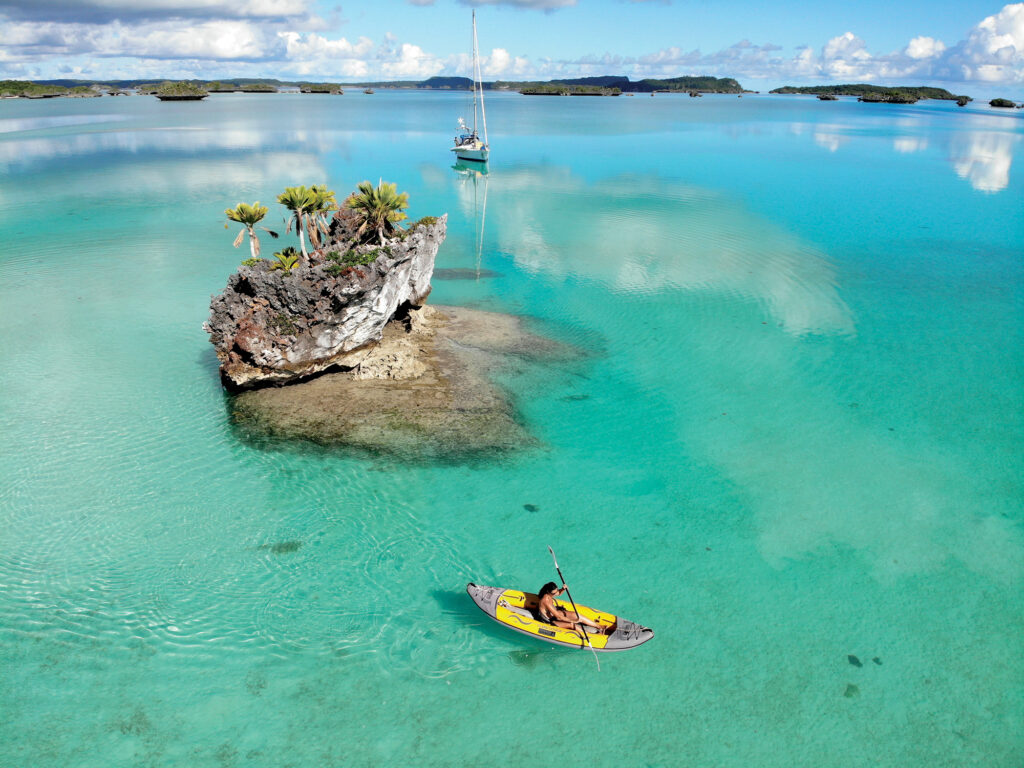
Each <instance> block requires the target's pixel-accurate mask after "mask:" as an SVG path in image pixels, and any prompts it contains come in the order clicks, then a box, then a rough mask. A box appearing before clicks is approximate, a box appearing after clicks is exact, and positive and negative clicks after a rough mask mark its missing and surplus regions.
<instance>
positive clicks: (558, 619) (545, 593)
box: [537, 581, 605, 634]
mask: <svg viewBox="0 0 1024 768" xmlns="http://www.w3.org/2000/svg"><path fill="white" fill-rule="evenodd" d="M568 589H569V587H567V586H563V587H562V588H561V589H559V588H558V585H557V584H555V582H553V581H549V582H548V583H547V584H545V585H544V586H543V587H541V588H540V593H539V595H538V597H540V604H539V605H538V606H537V619H538V620H539V621H543V622H545V623H546V624H554V625H555V626H556V627H562V628H563V629H576V628H577V627H580V628H582V625H584V624H585V625H586V626H588V627H593V628H594V629H596V630H598V631H600V632H601V633H602V634H603V633H604V632H605V628H604V627H603V626H601V625H600V624H598V623H597V622H596V621H591V620H590V619H588V618H587V617H586V616H580V615H579V614H578V613H574V612H573V611H567V610H566V609H565V608H562V607H560V606H559V605H558V604H557V603H555V598H556V597H558V596H559V595H560V594H562V593H563V592H566V591H568ZM584 631H585V630H584Z"/></svg>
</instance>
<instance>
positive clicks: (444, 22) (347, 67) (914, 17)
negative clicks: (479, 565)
mask: <svg viewBox="0 0 1024 768" xmlns="http://www.w3.org/2000/svg"><path fill="white" fill-rule="evenodd" d="M471 8H476V12H477V26H478V34H479V39H480V52H481V61H482V67H483V71H484V79H486V80H495V79H507V80H549V79H554V78H559V77H583V76H591V75H607V74H615V75H627V76H628V77H630V78H631V79H633V80H638V79H643V78H645V77H678V76H681V75H713V76H716V77H735V78H736V79H737V80H739V81H740V83H741V84H742V85H743V86H744V87H746V88H748V89H751V90H767V89H769V88H772V87H776V86H779V85H787V84H792V85H811V84H819V83H844V82H873V83H879V84H890V85H891V84H900V85H921V84H931V85H939V86H943V87H950V90H954V92H957V89H963V88H965V87H968V86H974V87H975V90H978V89H982V90H985V91H997V92H999V93H1000V94H1002V93H1005V94H1007V95H1008V96H1009V97H1011V98H1012V97H1014V95H1015V94H1021V93H1024V2H1021V3H1014V4H1002V3H999V2H994V3H988V2H981V1H979V0H927V1H926V0H887V1H886V0H860V1H859V2H856V3H854V2H849V0H843V1H842V2H838V1H836V0H820V1H819V2H818V3H816V4H815V5H813V6H812V5H810V4H809V3H807V2H805V0H775V2H771V3H767V2H764V0H757V1H755V0H374V1H373V2H360V3H349V2H337V1H336V0H247V1H246V0H242V1H239V0H0V79H25V80H41V79H54V78H75V79H84V80H90V79H95V80H112V79H151V78H152V79H154V80H162V79H184V78H199V79H209V80H214V79H228V78H232V77H253V78H261V77H265V78H277V79H281V80H307V79H308V80H319V81H338V82H357V81H360V80H420V79H424V78H427V77H430V76H433V75H462V76H468V75H470V74H471V58H470V55H469V52H470V42H471V31H470V30H471V26H470V9H471ZM966 92H970V91H969V90H968V91H966Z"/></svg>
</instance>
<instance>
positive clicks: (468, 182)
mask: <svg viewBox="0 0 1024 768" xmlns="http://www.w3.org/2000/svg"><path fill="white" fill-rule="evenodd" d="M452 170H454V171H455V172H456V173H457V174H458V175H459V180H460V184H461V186H462V191H463V193H464V195H463V200H464V201H465V202H466V203H467V204H468V202H469V200H468V198H469V188H470V187H471V186H472V188H473V236H474V240H475V242H474V254H475V256H476V266H475V270H476V279H477V280H479V279H480V276H481V269H480V262H481V259H482V256H483V250H484V225H485V224H486V222H487V173H488V171H487V165H486V164H481V163H474V162H465V163H464V162H462V161H461V160H460V161H459V162H457V163H455V165H453V166H452ZM481 187H483V192H482V194H481V190H480V188H481Z"/></svg>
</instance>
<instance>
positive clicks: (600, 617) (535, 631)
mask: <svg viewBox="0 0 1024 768" xmlns="http://www.w3.org/2000/svg"><path fill="white" fill-rule="evenodd" d="M466 591H467V592H468V593H469V596H470V597H472V598H473V602H475V603H476V604H477V605H478V606H479V607H480V610H482V611H483V612H484V613H486V614H487V615H488V616H490V617H491V618H492V619H494V620H495V621H496V622H498V623H499V624H504V625H505V626H506V627H509V628H511V629H514V630H516V631H517V632H522V633H523V634H524V635H531V636H532V637H536V638H537V639H538V640H546V641H547V642H549V643H555V644H556V645H567V646H570V647H571V648H586V647H587V639H588V638H589V640H590V646H591V647H593V649H594V650H595V651H628V650H629V649H630V648H636V647H637V646H638V645H643V644H644V643H646V642H647V641H648V640H650V639H651V638H652V637H654V630H653V629H648V628H647V627H644V626H641V625H640V624H636V623H634V622H632V621H628V620H627V619H623V618H620V617H618V616H615V615H613V614H610V613H605V612H604V611H597V610H594V609H593V608H590V607H588V606H586V605H580V604H579V603H576V608H577V609H578V610H579V612H580V615H581V616H585V617H586V618H588V619H590V620H591V621H593V622H595V623H597V624H600V625H601V626H602V627H606V628H608V629H606V630H605V633H602V632H601V631H600V630H597V629H594V628H592V627H587V628H586V629H587V635H588V638H584V636H583V632H582V630H580V629H564V628H562V627H556V626H555V625H553V624H548V623H547V622H544V621H540V620H539V619H537V605H538V603H539V599H538V597H537V595H535V594H533V593H531V592H520V591H519V590H518V589H502V588H501V587H483V586H480V585H478V584H474V583H473V582H470V583H469V584H467V585H466ZM555 603H556V604H557V605H558V606H559V607H561V608H565V609H566V610H568V611H569V612H570V613H571V612H572V604H571V603H570V602H569V601H568V600H555Z"/></svg>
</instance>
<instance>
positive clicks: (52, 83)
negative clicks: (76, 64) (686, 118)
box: [0, 75, 750, 98]
mask: <svg viewBox="0 0 1024 768" xmlns="http://www.w3.org/2000/svg"><path fill="white" fill-rule="evenodd" d="M180 83H181V84H187V85H189V86H194V87H196V88H199V89H201V90H203V91H205V92H207V93H275V92H278V91H280V90H281V89H297V90H299V91H300V92H302V93H333V94H341V93H343V90H342V88H343V85H344V86H351V87H354V88H362V89H366V90H368V91H369V90H372V89H374V88H381V89H416V90H428V91H468V90H471V89H472V86H473V81H472V80H470V79H469V78H468V77H428V78H427V79H426V80H388V81H376V80H375V81H365V82H358V83H344V84H339V83H312V82H309V81H286V80H275V79H273V78H266V79H250V78H234V79H231V80H230V81H223V82H222V81H212V82H211V81H206V80H182V81H180ZM161 85H162V84H161V83H154V82H153V81H151V80H110V81H100V82H91V81H83V80H43V81H37V82H32V81H16V80H5V81H2V82H0V96H7V97H24V98H53V97H57V96H102V95H103V94H106V93H110V94H111V95H115V94H120V93H125V92H126V91H128V90H131V91H134V92H136V93H140V94H154V95H155V94H156V92H157V89H158V88H159V87H160V86H161ZM483 87H484V88H485V89H486V90H494V91H518V92H519V93H523V94H526V95H559V96H561V95H565V96H618V95H619V94H622V93H690V94H699V93H735V94H743V93H750V91H747V90H745V89H744V88H743V86H741V85H740V84H739V82H737V81H736V80H735V79H734V78H731V77H710V76H687V77H671V78H665V79H650V78H648V79H645V80H636V81H632V80H630V79H629V78H628V77H624V76H620V75H605V76H602V77H580V78H571V79H561V80H547V81H513V80H497V81H495V82H491V83H484V84H483Z"/></svg>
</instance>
